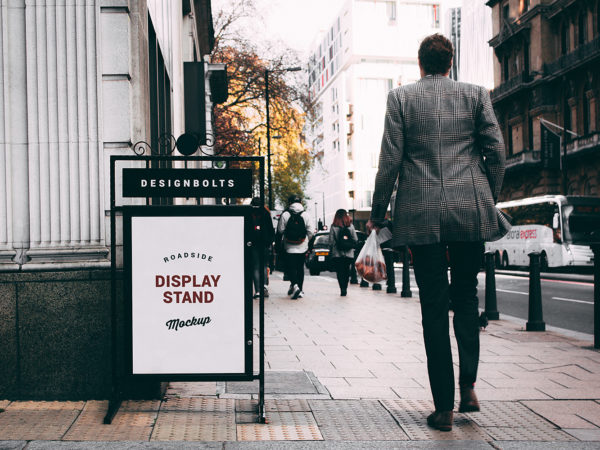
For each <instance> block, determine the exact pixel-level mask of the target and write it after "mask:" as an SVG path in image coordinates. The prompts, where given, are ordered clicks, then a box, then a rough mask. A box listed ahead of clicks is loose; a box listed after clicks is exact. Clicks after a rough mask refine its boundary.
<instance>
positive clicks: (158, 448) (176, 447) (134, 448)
mask: <svg viewBox="0 0 600 450" xmlns="http://www.w3.org/2000/svg"><path fill="white" fill-rule="evenodd" d="M0 448H1V447H0ZM222 448H223V443H221V442H218V443H212V442H193V443H191V442H190V443H187V442H160V443H155V442H60V441H46V442H41V441H34V442H30V443H29V445H27V450H30V449H33V450H55V449H58V450H96V449H97V450H163V449H164V450H194V449H222Z"/></svg>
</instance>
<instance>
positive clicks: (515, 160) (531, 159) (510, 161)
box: [506, 150, 542, 171]
mask: <svg viewBox="0 0 600 450" xmlns="http://www.w3.org/2000/svg"><path fill="white" fill-rule="evenodd" d="M541 161H542V158H541V153H540V151H539V150H524V151H522V152H520V153H517V154H516V155H512V156H508V157H507V158H506V170H507V171H509V170H510V169H515V168H517V167H524V166H530V165H536V164H538V163H540V162H541Z"/></svg>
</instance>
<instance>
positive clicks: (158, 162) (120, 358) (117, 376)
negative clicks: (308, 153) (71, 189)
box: [103, 136, 266, 424]
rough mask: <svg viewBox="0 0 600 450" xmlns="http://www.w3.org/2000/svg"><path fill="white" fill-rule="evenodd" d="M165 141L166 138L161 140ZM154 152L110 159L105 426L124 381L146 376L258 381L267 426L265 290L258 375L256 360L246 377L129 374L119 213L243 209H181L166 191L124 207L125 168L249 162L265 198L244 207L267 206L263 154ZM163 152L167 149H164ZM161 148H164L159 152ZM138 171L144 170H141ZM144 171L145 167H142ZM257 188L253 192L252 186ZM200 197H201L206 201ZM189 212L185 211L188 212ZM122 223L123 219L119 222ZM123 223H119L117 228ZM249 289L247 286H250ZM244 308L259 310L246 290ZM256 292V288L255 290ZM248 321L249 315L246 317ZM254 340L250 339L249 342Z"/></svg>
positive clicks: (261, 303) (257, 342) (139, 145)
mask: <svg viewBox="0 0 600 450" xmlns="http://www.w3.org/2000/svg"><path fill="white" fill-rule="evenodd" d="M161 139H162V136H161ZM146 148H147V149H149V150H152V149H151V147H150V146H149V145H148V144H147V143H146V142H143V141H140V142H138V143H136V144H135V145H133V151H134V153H135V155H136V156H133V155H111V156H110V273H111V276H110V280H111V283H110V285H111V289H110V312H111V319H110V328H111V339H110V340H111V351H110V353H111V379H112V384H111V386H112V389H111V394H110V398H109V402H108V409H107V412H106V415H105V416H104V421H103V422H104V423H105V424H110V423H112V420H113V418H114V417H115V415H116V414H117V412H118V410H119V408H120V406H121V403H122V401H123V399H124V395H125V394H124V392H123V388H124V381H125V380H131V379H140V378H145V379H147V380H156V381H165V380H166V379H168V381H179V380H181V381H218V380H230V381H247V380H257V381H258V417H257V421H258V423H265V422H266V408H265V339H264V336H265V297H264V292H263V291H262V290H261V292H260V296H259V303H258V334H257V335H256V334H255V332H254V328H253V327H254V323H253V321H254V320H255V317H254V314H252V313H250V314H249V319H248V320H251V323H252V328H251V330H252V331H251V334H250V336H251V337H250V339H251V341H252V343H251V344H248V345H250V347H258V366H257V367H256V368H254V370H255V372H254V373H253V371H252V366H253V365H255V364H256V362H255V361H254V359H252V360H251V361H249V362H246V360H245V361H244V364H245V366H244V373H240V374H231V373H227V374H187V373H186V374H162V373H161V374H157V375H155V374H134V375H132V374H130V373H128V372H131V371H130V370H129V368H128V366H129V364H128V361H126V360H125V358H126V356H127V355H126V353H127V349H126V348H124V349H123V350H121V348H120V347H119V343H120V332H119V331H121V334H122V335H123V338H124V341H123V345H124V347H127V345H128V344H127V337H128V336H127V332H126V330H125V328H126V325H127V324H124V323H123V322H124V321H126V322H128V323H129V321H128V320H127V317H125V316H126V315H127V311H123V310H122V307H123V303H124V302H126V300H125V299H120V298H119V297H120V295H119V292H120V293H122V294H123V295H126V293H125V289H126V286H125V285H126V284H127V283H126V280H125V279H123V282H122V283H121V282H120V280H119V279H118V278H119V277H118V275H117V273H118V271H119V270H120V269H119V268H118V267H117V265H118V264H117V259H118V258H117V257H118V255H117V253H118V252H117V235H118V233H117V228H119V229H120V230H121V231H122V232H124V229H123V228H124V227H123V225H124V224H123V221H122V220H118V218H117V215H123V214H124V212H125V211H126V210H127V209H128V208H139V210H140V211H142V210H148V212H150V211H153V212H155V211H159V208H163V209H164V210H165V211H170V210H171V209H173V211H176V209H175V208H181V211H189V212H190V214H202V213H198V211H206V212H207V213H208V212H209V211H211V210H212V211H218V212H219V215H225V214H228V213H225V212H224V211H226V210H227V209H230V208H232V209H231V211H232V213H231V214H234V213H233V211H236V210H235V208H237V207H238V206H232V205H230V204H229V199H225V200H226V204H225V205H222V206H216V205H177V206H174V205H173V204H172V199H173V197H172V196H170V195H169V193H167V192H164V193H163V194H162V195H159V196H158V197H156V198H155V197H152V198H150V197H147V198H145V205H144V204H143V203H142V204H140V203H139V202H140V199H136V200H134V201H135V202H136V203H134V204H135V205H136V206H124V205H123V204H122V202H123V201H124V200H125V199H126V198H127V197H123V198H121V199H119V198H118V194H117V185H118V183H117V180H118V179H119V180H120V181H121V182H122V181H123V169H124V168H126V167H130V166H131V163H134V165H135V164H140V163H141V164H144V165H145V167H146V169H151V168H152V167H157V166H158V167H161V166H167V167H169V168H174V167H173V164H175V165H177V166H178V170H182V171H185V170H186V169H187V167H188V163H191V164H192V165H193V166H195V167H200V168H206V169H208V168H219V169H221V168H225V169H228V168H230V167H234V168H238V167H240V163H250V164H253V165H258V170H256V168H252V180H250V181H251V182H253V183H256V184H257V186H258V196H259V199H260V203H259V205H258V206H246V207H245V208H247V210H248V211H252V210H253V209H254V208H262V207H264V206H265V157H264V156H210V155H209V156H172V155H171V154H170V153H172V151H173V150H174V148H173V149H171V151H170V152H167V153H165V154H160V155H154V156H147V155H144V151H145V150H144V149H146ZM161 148H162V147H161ZM140 149H142V153H140V152H139V150H140ZM159 150H160V149H159ZM117 163H122V164H123V166H122V167H120V168H119V169H117ZM138 167H139V166H138ZM142 167H143V166H142ZM118 172H119V176H117V173H118ZM253 189H254V188H253ZM253 195H256V193H254V194H253ZM201 197H209V198H212V196H209V195H202V196H201ZM201 197H198V198H201ZM238 198H245V196H244V195H243V193H240V197H238ZM164 199H166V200H169V199H170V200H171V202H170V203H169V202H167V205H165V206H158V205H154V204H153V203H155V202H158V204H159V205H161V204H162V205H164V203H162V202H163V200H164ZM183 208H186V209H183ZM209 208H219V209H209ZM131 211H137V210H135V209H131ZM119 219H120V218H119ZM117 224H118V225H117ZM245 226H250V222H249V221H248V220H246V221H245ZM244 234H245V236H244V243H245V244H246V245H247V244H248V240H247V239H248V237H249V233H248V232H247V231H246V232H245V233H244ZM122 236H123V237H124V236H125V235H124V234H123V235H122ZM248 250H249V249H248V248H246V249H245V253H244V260H245V261H246V258H247V256H246V255H249V254H250V252H249V251H248ZM260 254H261V256H260V258H259V259H260V264H261V265H262V266H264V265H265V264H266V257H265V255H264V254H263V252H260ZM125 257H126V256H125V252H124V253H123V267H122V268H121V270H122V271H123V276H125V269H126V267H125ZM244 272H245V274H247V273H248V269H247V266H245V267H244ZM259 272H260V283H261V284H263V283H264V275H263V274H264V271H262V270H260V271H259ZM245 283H248V284H249V285H250V289H251V283H252V277H250V276H245ZM245 289H246V288H245ZM244 292H245V294H244V297H245V298H244V308H250V311H253V309H254V308H255V307H256V306H255V305H254V302H253V298H252V296H249V295H248V291H247V290H245V291H244ZM250 292H251V290H250ZM123 312H124V313H125V316H123V319H122V320H121V321H120V320H119V318H118V317H119V316H121V315H122V314H123ZM245 317H246V318H247V317H248V316H245ZM129 336H131V333H129ZM250 339H249V341H250ZM250 351H251V355H252V358H253V357H254V351H253V350H250ZM243 354H244V358H245V355H246V354H245V353H243ZM256 369H258V371H257V372H256Z"/></svg>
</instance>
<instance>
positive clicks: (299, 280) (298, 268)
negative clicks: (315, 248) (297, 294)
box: [285, 253, 306, 290]
mask: <svg viewBox="0 0 600 450" xmlns="http://www.w3.org/2000/svg"><path fill="white" fill-rule="evenodd" d="M305 257H306V255H305V254H304V253H286V255H285V262H286V271H287V275H288V277H289V278H290V284H297V285H298V287H299V288H300V290H302V286H303V284H304V259H305Z"/></svg>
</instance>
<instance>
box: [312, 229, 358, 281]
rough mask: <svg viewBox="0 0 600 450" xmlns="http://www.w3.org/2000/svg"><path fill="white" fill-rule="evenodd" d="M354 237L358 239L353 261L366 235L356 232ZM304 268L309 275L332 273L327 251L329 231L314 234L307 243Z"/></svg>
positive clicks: (332, 269)
mask: <svg viewBox="0 0 600 450" xmlns="http://www.w3.org/2000/svg"><path fill="white" fill-rule="evenodd" d="M356 235H357V237H358V243H357V245H356V250H355V252H354V258H355V259H356V257H357V256H358V253H359V252H360V250H361V249H362V247H363V245H364V244H365V241H366V240H367V234H366V233H364V232H362V231H357V232H356ZM306 267H307V268H308V272H309V273H310V274H311V275H319V274H320V273H321V272H323V271H330V272H333V271H334V268H333V266H332V264H331V256H330V251H329V231H319V232H318V233H315V235H314V236H313V237H312V239H311V240H310V242H309V243H308V253H307V254H306Z"/></svg>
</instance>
